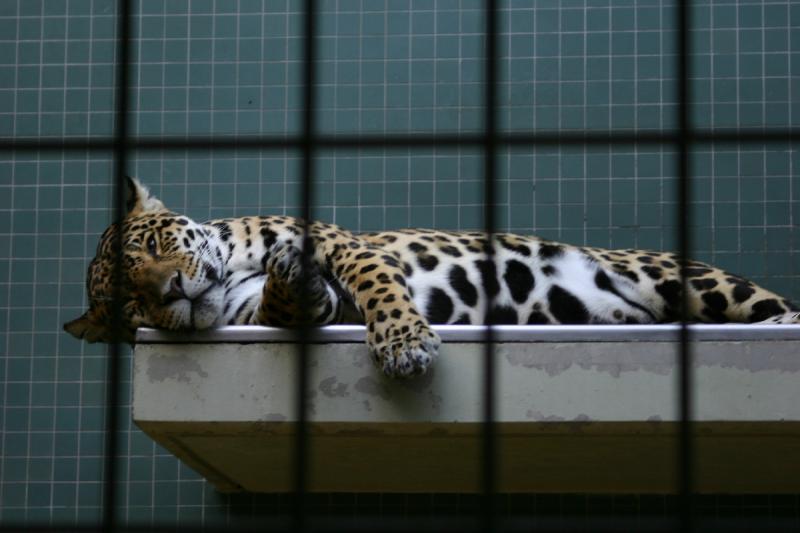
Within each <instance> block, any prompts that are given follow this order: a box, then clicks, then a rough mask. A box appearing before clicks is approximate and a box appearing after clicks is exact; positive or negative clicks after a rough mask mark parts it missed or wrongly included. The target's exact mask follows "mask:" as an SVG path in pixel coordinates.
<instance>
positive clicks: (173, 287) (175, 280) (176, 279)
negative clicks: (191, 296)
mask: <svg viewBox="0 0 800 533" xmlns="http://www.w3.org/2000/svg"><path fill="white" fill-rule="evenodd" d="M184 298H186V292H185V291H184V290H183V280H182V278H181V273H180V272H176V273H175V275H173V276H172V279H171V280H169V290H168V291H167V293H166V294H165V295H164V303H170V302H174V301H175V300H182V299H184Z"/></svg>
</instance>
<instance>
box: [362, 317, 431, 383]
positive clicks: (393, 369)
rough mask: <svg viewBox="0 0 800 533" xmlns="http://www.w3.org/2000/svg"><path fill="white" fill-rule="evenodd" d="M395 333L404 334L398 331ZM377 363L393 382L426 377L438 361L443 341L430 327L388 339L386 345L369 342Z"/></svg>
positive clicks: (383, 342) (418, 328)
mask: <svg viewBox="0 0 800 533" xmlns="http://www.w3.org/2000/svg"><path fill="white" fill-rule="evenodd" d="M395 331H398V332H399V331H400V330H399V329H395ZM369 345H370V351H371V352H372V354H373V359H374V360H375V363H376V364H377V365H378V366H379V367H380V368H381V370H382V371H383V373H384V374H385V375H386V376H388V377H390V378H407V377H412V376H417V375H421V374H424V373H425V372H426V371H427V370H428V368H429V367H430V365H431V364H432V363H433V360H434V359H435V358H436V355H437V353H438V349H439V346H440V345H441V339H440V338H439V335H438V334H437V333H436V332H435V331H433V330H432V329H431V328H430V327H429V326H428V325H426V324H418V325H416V326H414V327H413V328H412V330H411V331H410V332H408V333H405V334H397V335H388V336H387V338H385V339H383V340H382V342H369Z"/></svg>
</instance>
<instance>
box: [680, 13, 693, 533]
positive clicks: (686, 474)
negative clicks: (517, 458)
mask: <svg viewBox="0 0 800 533" xmlns="http://www.w3.org/2000/svg"><path fill="white" fill-rule="evenodd" d="M689 17H690V13H689V1H688V0H680V1H679V2H678V50H677V52H678V55H677V71H676V75H677V76H676V81H677V83H678V87H677V89H678V108H677V109H678V130H679V134H678V142H677V145H676V149H677V158H678V171H679V180H678V188H679V192H678V219H679V224H678V240H679V243H680V244H679V246H680V257H681V263H680V274H681V302H680V306H681V309H680V311H681V334H680V352H679V364H678V369H679V370H678V388H679V390H680V397H679V405H678V408H679V412H680V426H679V434H678V445H677V466H678V476H677V477H678V528H679V530H680V531H692V529H693V522H692V486H693V466H694V465H693V443H692V434H691V431H692V427H691V420H692V397H693V394H692V393H693V391H692V385H693V382H692V354H691V346H690V345H689V330H688V327H687V321H688V319H689V318H690V317H689V285H688V280H687V276H686V267H687V262H688V261H689V254H690V253H691V250H692V243H691V235H690V233H689V227H690V220H689V217H690V215H691V209H690V204H689V202H690V200H691V197H690V193H691V191H690V188H689V148H690V144H689V136H690V134H691V133H692V129H691V123H690V107H689V106H690V104H691V92H690V90H691V87H690V80H689V72H690V70H689V59H690V58H689V54H690V53H691V46H690V45H691V42H690V37H691V35H690V28H691V25H690V18H689Z"/></svg>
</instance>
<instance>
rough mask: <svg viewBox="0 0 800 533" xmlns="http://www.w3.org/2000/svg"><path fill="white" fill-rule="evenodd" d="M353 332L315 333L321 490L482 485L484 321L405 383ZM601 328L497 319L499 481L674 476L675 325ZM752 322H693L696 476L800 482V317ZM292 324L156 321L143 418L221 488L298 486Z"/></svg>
mask: <svg viewBox="0 0 800 533" xmlns="http://www.w3.org/2000/svg"><path fill="white" fill-rule="evenodd" d="M346 328H347V329H342V328H339V329H338V330H337V329H336V328H330V329H329V328H323V330H321V331H319V332H318V333H317V335H316V336H315V339H316V341H317V342H320V344H314V345H311V346H310V352H309V363H310V372H311V374H310V381H309V383H310V387H309V418H310V421H311V434H312V441H311V450H312V451H311V472H312V479H311V487H312V488H313V489H315V490H340V491H355V490H376V491H392V490H396V491H469V490H478V489H479V484H478V477H477V476H478V472H479V468H478V465H477V459H478V457H479V450H480V444H481V440H480V439H481V437H480V427H481V422H482V413H483V411H482V401H483V398H482V392H481V391H482V387H481V384H482V371H483V357H484V353H485V345H484V344H483V343H481V342H479V340H480V339H482V338H483V337H482V336H481V335H483V331H482V330H481V329H480V328H477V329H476V328H470V327H462V328H464V329H463V332H461V334H462V338H465V339H467V340H468V341H469V342H460V341H459V340H458V336H459V334H460V333H459V331H458V327H455V328H454V327H449V330H448V331H444V330H443V337H445V338H446V339H447V338H449V339H451V340H449V341H446V342H445V343H444V344H443V346H442V349H441V352H440V357H439V359H438V360H437V362H436V364H435V367H434V368H433V370H432V371H430V372H429V373H428V374H426V375H424V376H421V377H418V378H415V379H411V380H404V381H392V380H388V379H386V378H384V377H383V376H382V375H381V374H380V373H379V372H378V371H377V370H376V369H375V368H374V367H373V365H372V363H371V361H370V360H369V357H368V354H367V350H366V347H365V346H364V344H363V341H362V339H363V334H364V332H363V329H360V328H359V327H352V326H351V327H346ZM353 328H355V329H353ZM604 328H605V327H604V326H596V327H590V328H587V327H575V330H574V331H573V333H574V334H575V336H576V338H577V339H578V340H576V341H569V342H568V341H565V340H564V339H565V338H567V337H565V335H566V333H568V330H569V328H566V329H565V327H557V328H555V329H551V330H550V331H544V330H539V331H536V328H530V327H519V328H518V329H517V330H516V331H515V330H514V327H505V328H503V330H501V331H502V332H501V331H498V332H496V335H495V338H498V339H501V340H507V342H500V343H498V344H496V345H495V351H494V354H495V355H494V357H495V362H496V370H497V391H498V392H497V403H496V406H497V408H496V416H497V422H498V426H497V429H498V434H499V435H500V441H499V450H500V454H501V455H500V457H499V464H500V465H501V466H500V469H499V471H498V476H499V482H500V487H501V489H502V490H508V491H534V490H535V491H557V492H565V491H584V492H627V491H630V492H669V491H671V490H672V489H673V487H674V468H673V466H674V458H675V452H674V444H675V431H676V421H677V420H678V415H677V405H678V403H677V402H678V398H677V375H676V369H677V365H676V360H677V344H675V343H674V342H668V341H664V340H663V339H664V338H665V335H670V336H672V337H673V338H674V337H675V335H676V334H677V333H676V332H677V329H676V327H674V326H658V327H656V329H651V330H650V332H649V335H648V333H646V332H645V331H644V330H642V329H637V328H641V327H639V326H634V327H628V328H627V329H628V330H629V331H628V335H627V337H628V338H634V339H639V340H636V341H629V342H625V341H622V340H621V339H624V338H626V336H625V335H624V333H625V331H624V329H620V328H614V329H609V330H606V332H603V330H604ZM756 328H757V327H756ZM741 332H742V333H740V335H739V338H737V335H736V331H734V329H733V328H730V327H723V328H721V329H719V326H711V327H704V331H699V330H696V329H695V328H693V338H702V339H714V340H698V341H696V342H694V343H693V344H692V346H693V352H694V362H693V369H694V376H695V388H694V390H695V404H694V412H693V417H694V419H695V420H696V421H697V423H696V425H695V428H696V430H697V435H698V439H697V443H698V446H697V449H698V452H699V454H700V456H699V458H700V459H702V460H700V461H698V467H699V470H698V476H697V479H698V482H699V486H700V488H701V489H702V490H705V491H710V492H720V491H721V492H737V491H738V492H782V491H787V492H792V491H794V492H797V491H798V490H800V476H798V475H796V474H795V475H787V472H791V471H794V472H796V473H798V472H800V453H798V452H800V401H798V398H800V395H798V392H800V381H798V378H800V328H796V327H791V326H789V327H788V328H787V327H780V326H779V327H778V329H774V327H773V328H764V329H761V330H760V332H759V330H757V329H754V327H752V326H749V327H744V328H742V329H741ZM237 335H238V336H237ZM287 335H292V333H291V332H286V331H283V330H275V329H274V328H236V329H235V330H234V329H233V328H231V329H228V328H225V330H223V331H218V332H208V333H203V334H195V335H193V336H191V337H188V338H186V339H184V341H188V342H183V343H181V342H178V341H179V340H180V338H179V337H176V336H175V335H170V334H164V333H163V332H155V331H152V330H151V331H144V332H141V333H140V335H139V339H140V340H141V341H144V342H141V343H140V344H138V345H137V347H136V351H135V358H134V372H133V386H134V402H133V404H134V405H133V413H134V420H135V421H136V423H137V424H139V426H140V427H142V428H143V429H144V430H145V431H146V432H148V433H149V434H150V435H151V436H153V438H155V439H156V440H157V441H159V442H160V443H162V444H163V445H164V446H166V447H167V448H170V449H171V450H172V451H173V452H175V453H176V455H178V456H179V457H181V458H182V459H184V460H185V461H186V462H187V463H188V464H189V465H190V466H192V467H194V468H195V469H197V470H198V471H200V472H201V473H203V474H204V475H205V476H206V477H208V478H209V479H210V480H211V481H212V482H214V483H216V485H217V486H218V487H219V488H220V489H222V490H239V489H245V490H254V491H281V490H289V489H290V487H291V479H290V478H289V473H290V468H289V466H290V465H291V460H290V458H291V453H292V449H293V448H292V446H293V438H292V437H293V430H294V424H293V423H292V422H293V421H295V420H296V419H297V413H296V411H295V406H294V398H295V386H296V384H295V383H296V381H295V378H296V374H297V367H296V363H297V347H296V345H294V344H293V343H291V342H287V338H290V337H287ZM326 335H327V337H326ZM536 335H538V337H536ZM547 338H553V339H556V340H553V341H547V340H544V339H547ZM648 338H651V339H652V341H649V340H646V339H648ZM242 339H244V340H243V341H242V342H237V340H242ZM254 339H255V341H254ZM520 339H525V341H524V342H523V341H520ZM598 339H600V340H598ZM604 339H605V340H604ZM720 339H724V340H720ZM476 341H477V342H476ZM745 459H746V461H745Z"/></svg>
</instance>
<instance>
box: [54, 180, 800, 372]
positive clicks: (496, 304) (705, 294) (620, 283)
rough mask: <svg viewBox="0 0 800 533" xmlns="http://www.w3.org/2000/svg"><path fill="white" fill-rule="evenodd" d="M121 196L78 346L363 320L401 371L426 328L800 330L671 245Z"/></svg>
mask: <svg viewBox="0 0 800 533" xmlns="http://www.w3.org/2000/svg"><path fill="white" fill-rule="evenodd" d="M126 189H127V198H128V199H127V203H126V213H125V215H124V217H123V218H122V220H121V221H120V222H118V223H113V224H111V225H110V226H109V227H108V228H107V229H106V230H105V231H104V233H103V234H102V236H101V238H100V242H99V244H98V247H97V252H96V255H95V257H94V259H92V260H91V262H90V264H89V267H88V271H87V278H86V290H87V295H88V303H89V308H88V310H87V311H86V312H85V313H83V314H82V315H81V316H80V317H78V318H76V319H74V320H72V321H69V322H67V323H66V324H64V329H65V330H66V331H67V332H69V333H70V334H71V335H73V336H74V337H77V338H79V339H84V340H85V341H88V342H108V343H111V342H130V343H133V342H135V331H136V329H137V328H139V327H153V328H161V329H166V330H172V331H195V330H205V329H209V328H216V327H220V326H225V325H265V326H275V327H304V326H310V327H316V326H324V325H329V324H343V323H360V324H364V325H366V328H365V329H366V343H367V346H368V348H369V353H370V354H371V356H372V359H373V361H374V362H375V363H376V365H377V366H378V368H379V369H380V370H382V372H383V373H384V374H386V375H387V376H389V377H407V376H413V375H418V374H422V373H424V372H425V371H426V370H427V369H428V368H429V367H430V366H431V364H432V362H433V360H434V358H435V357H436V354H437V352H438V349H439V347H440V343H441V340H440V338H439V336H438V334H437V333H436V331H435V330H434V329H433V328H432V326H431V324H491V325H500V324H530V325H543V324H598V325H601V324H655V323H674V322H676V321H679V320H681V317H682V316H687V317H688V320H689V321H692V322H700V323H729V322H733V323H761V324H797V323H800V312H798V311H800V309H799V308H798V307H797V306H796V305H795V304H793V303H792V302H790V301H789V300H788V299H786V298H783V297H781V296H779V295H777V294H775V293H773V292H771V291H769V290H767V289H765V288H763V287H761V286H759V285H757V284H755V283H753V282H752V281H749V280H747V279H745V278H743V277H741V276H738V275H735V274H732V273H730V272H727V271H725V270H723V269H720V268H716V267H714V266H711V265H709V264H706V263H702V262H698V261H691V260H687V261H685V262H683V267H682V266H681V265H682V261H681V258H680V256H679V255H678V254H676V253H673V252H657V251H650V250H638V249H622V250H612V249H605V248H597V247H591V246H576V245H571V244H566V243H561V242H556V241H552V240H548V239H544V238H540V237H536V236H522V235H516V234H511V233H492V234H491V236H489V235H487V233H485V232H481V231H444V230H431V229H398V230H392V231H380V232H370V233H355V232H351V231H348V230H347V229H344V228H342V227H340V226H337V225H335V224H330V223H326V222H320V221H309V222H307V223H306V222H305V221H304V220H302V219H300V218H293V217H290V216H282V215H266V216H245V217H240V218H223V219H217V220H211V221H208V222H202V223H200V222H195V221H194V220H192V219H191V218H189V217H187V216H184V215H181V214H178V213H176V212H174V211H171V210H170V209H168V208H166V207H165V205H164V204H163V203H162V202H161V201H160V200H159V199H158V198H157V197H155V196H154V195H152V194H151V193H150V192H149V190H148V189H147V187H145V186H144V185H143V184H142V183H141V182H140V181H138V180H137V179H134V178H126ZM120 231H121V232H122V235H121V237H119V236H118V232H120ZM118 238H121V239H122V242H121V251H122V258H121V260H122V262H121V265H122V268H121V269H120V270H121V273H118V274H115V268H114V265H115V262H116V260H117V258H118V252H117V250H118V249H119V244H118V243H119V241H117V239H118ZM115 243H117V244H115ZM304 258H305V259H304ZM681 270H683V273H684V275H685V283H684V281H683V278H682V277H681ZM115 275H116V276H117V277H115ZM114 280H120V281H119V283H116V284H115V283H114ZM115 285H116V287H117V290H116V292H115ZM684 287H685V289H684ZM684 290H686V292H687V298H686V304H685V305H686V308H685V314H684V311H682V309H684V307H683V305H684V304H683V303H682V300H683V291H684ZM114 297H118V298H120V300H119V301H120V302H121V314H122V317H121V321H122V327H121V328H112V316H113V313H112V309H113V307H112V303H113V299H114ZM117 323H118V322H117ZM114 331H116V332H119V333H118V334H116V335H115V334H114V333H113V332H114Z"/></svg>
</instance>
